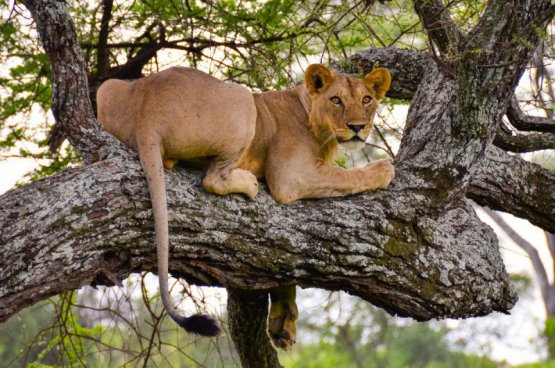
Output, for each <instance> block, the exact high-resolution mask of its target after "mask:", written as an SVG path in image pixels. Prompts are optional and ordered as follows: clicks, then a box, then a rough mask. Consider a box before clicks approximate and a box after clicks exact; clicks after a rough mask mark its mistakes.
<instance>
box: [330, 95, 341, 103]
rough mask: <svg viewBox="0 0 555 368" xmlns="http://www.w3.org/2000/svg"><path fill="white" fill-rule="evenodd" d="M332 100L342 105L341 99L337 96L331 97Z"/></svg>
mask: <svg viewBox="0 0 555 368" xmlns="http://www.w3.org/2000/svg"><path fill="white" fill-rule="evenodd" d="M330 101H331V102H332V103H333V104H334V105H341V99H340V98H339V97H337V96H333V97H332V98H330Z"/></svg>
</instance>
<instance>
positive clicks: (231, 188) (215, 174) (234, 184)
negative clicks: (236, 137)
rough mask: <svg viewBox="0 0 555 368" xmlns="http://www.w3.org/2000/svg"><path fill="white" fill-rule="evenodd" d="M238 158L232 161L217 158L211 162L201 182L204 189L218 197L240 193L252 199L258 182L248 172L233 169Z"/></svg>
mask: <svg viewBox="0 0 555 368" xmlns="http://www.w3.org/2000/svg"><path fill="white" fill-rule="evenodd" d="M240 157H241V156H240V155H237V156H236V158H235V159H233V160H230V159H227V160H222V159H221V158H217V159H216V160H215V161H214V162H212V164H210V167H209V168H208V171H207V172H206V176H205V177H204V179H203V181H202V184H203V185H204V188H205V189H206V190H207V191H209V192H212V193H216V194H220V195H226V194H230V193H242V194H245V195H246V196H247V197H249V198H251V199H252V198H254V197H255V196H256V195H257V194H258V180H257V179H256V176H254V174H253V173H251V172H250V171H248V170H243V169H237V168H235V166H236V165H237V162H238V161H239V158H240Z"/></svg>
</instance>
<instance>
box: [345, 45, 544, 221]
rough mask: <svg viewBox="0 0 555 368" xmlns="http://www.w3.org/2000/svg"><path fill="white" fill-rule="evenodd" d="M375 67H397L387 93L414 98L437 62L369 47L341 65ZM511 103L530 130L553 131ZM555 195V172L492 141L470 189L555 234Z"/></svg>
mask: <svg viewBox="0 0 555 368" xmlns="http://www.w3.org/2000/svg"><path fill="white" fill-rule="evenodd" d="M375 65H380V66H383V67H386V68H388V69H391V70H392V71H393V72H392V74H393V83H392V85H391V91H390V92H389V93H388V96H391V97H393V98H399V99H404V100H412V99H413V97H414V94H415V93H416V88H417V87H418V86H419V85H420V83H421V82H422V79H423V77H424V73H425V71H426V70H430V68H434V61H433V58H432V57H431V56H430V55H429V54H426V53H421V52H418V51H413V50H400V49H396V48H384V49H367V50H363V51H361V52H358V53H356V54H355V55H353V56H351V57H350V58H349V59H348V61H347V62H346V63H344V64H341V65H337V67H338V68H339V69H341V70H344V71H345V72H349V73H359V74H360V73H362V74H364V73H368V72H370V71H371V70H372V69H373V68H374V67H375ZM511 101H512V102H511V107H510V108H509V109H508V110H507V111H508V115H509V116H513V118H514V119H517V118H518V119H519V120H518V121H520V122H522V123H523V124H525V125H524V126H526V127H528V128H538V129H537V130H539V131H549V129H550V128H549V127H550V126H551V125H553V124H551V123H549V122H548V121H546V120H547V119H543V118H535V117H528V116H526V115H524V113H522V111H520V110H518V112H517V110H516V108H517V107H518V105H516V106H515V103H517V102H516V100H515V99H514V97H513V98H511ZM511 114H512V115H511ZM515 121H516V120H515ZM538 124H539V125H538ZM553 126H555V125H553ZM554 193H555V173H554V172H553V171H552V170H548V169H545V168H542V167H541V166H539V165H536V164H533V163H530V162H527V161H524V160H522V159H519V158H517V157H514V156H510V155H509V154H507V153H506V152H504V151H503V150H501V149H499V148H496V147H492V146H491V145H490V146H489V147H488V149H487V150H486V153H485V156H484V158H483V159H482V161H481V164H480V165H479V166H478V167H477V168H476V171H475V172H474V174H473V176H472V178H471V181H470V184H469V186H468V188H467V191H466V195H467V196H468V197H469V198H472V199H473V200H474V201H476V202H477V203H478V204H480V205H482V206H488V207H490V208H492V209H495V210H498V211H503V212H508V213H511V214H513V215H515V216H518V217H521V218H524V219H526V220H528V221H530V222H532V223H533V224H535V225H537V226H539V227H541V228H543V229H545V230H548V231H551V232H555V207H554V206H553V205H552V203H553V202H554V200H555V198H554V195H555V194H554Z"/></svg>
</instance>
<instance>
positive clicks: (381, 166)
mask: <svg viewBox="0 0 555 368" xmlns="http://www.w3.org/2000/svg"><path fill="white" fill-rule="evenodd" d="M367 167H368V168H369V170H370V174H371V175H372V178H373V179H374V188H375V189H383V188H387V187H388V186H389V183H391V181H392V180H393V178H394V177H395V167H394V166H393V164H392V163H391V161H389V160H388V159H383V160H378V161H375V162H373V163H371V164H370V165H368V166H367Z"/></svg>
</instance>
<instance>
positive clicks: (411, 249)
mask: <svg viewBox="0 0 555 368" xmlns="http://www.w3.org/2000/svg"><path fill="white" fill-rule="evenodd" d="M398 175H399V177H401V178H402V177H404V176H405V175H404V173H403V172H402V171H400V172H399V173H398ZM167 181H168V188H169V189H168V198H169V199H168V206H169V209H170V211H169V217H170V234H171V239H170V241H171V244H172V249H171V253H172V254H171V257H170V269H171V270H172V272H173V274H174V275H176V276H178V277H186V278H187V279H188V280H189V281H193V282H197V283H201V284H207V285H225V286H231V287H235V288H244V289H249V290H263V289H269V288H272V287H276V286H278V285H280V284H284V283H287V284H291V283H294V284H298V285H301V286H306V287H320V288H324V289H328V290H345V291H347V292H349V293H351V294H354V295H358V296H360V297H361V298H363V299H365V300H367V301H370V302H372V303H374V304H376V305H378V306H381V307H383V308H385V309H386V310H388V311H389V312H390V313H393V314H398V315H401V316H411V317H414V318H416V319H419V320H427V319H430V318H446V317H469V316H478V315H484V314H487V313H490V312H492V311H494V310H498V311H503V312H506V311H507V310H508V309H510V308H511V307H512V305H513V303H514V302H515V295H514V293H513V291H512V290H511V288H510V286H509V283H508V279H507V274H506V272H505V270H504V266H503V262H502V260H501V257H500V255H499V252H498V246H497V242H496V237H495V234H494V233H493V232H492V231H491V229H490V228H489V227H487V226H486V225H484V224H483V223H482V222H481V221H480V220H479V219H478V218H477V216H476V215H475V214H474V212H473V210H472V208H471V206H470V205H469V204H467V203H466V202H464V201H463V202H461V203H460V204H459V207H458V208H452V209H450V210H447V211H445V212H442V213H440V214H438V215H437V216H424V215H417V214H416V213H415V212H414V210H415V208H418V207H417V206H416V205H415V203H423V204H425V203H426V202H427V201H428V199H427V198H426V197H424V196H423V195H422V194H419V195H411V194H410V192H407V191H405V190H403V189H402V188H401V189H399V190H397V191H380V192H375V193H366V194H364V195H361V196H354V197H349V198H340V199H333V200H331V199H330V200H314V201H301V202H298V203H295V204H293V205H287V206H284V205H277V204H276V203H275V202H274V201H273V199H272V198H271V197H270V196H269V195H268V194H267V192H266V191H263V192H262V193H261V194H259V196H257V199H256V200H255V201H247V200H244V199H242V198H241V197H239V196H235V195H230V196H224V197H221V196H215V195H211V194H207V193H205V192H203V191H202V189H201V185H200V181H201V176H200V174H199V173H193V172H191V171H190V170H176V171H173V172H168V173H167ZM403 181H404V180H403ZM151 216H152V215H151V210H150V201H149V197H148V191H147V187H146V183H145V179H144V176H143V173H142V170H141V168H140V165H139V164H138V162H137V160H136V158H135V157H120V156H116V157H113V158H110V159H107V160H104V161H102V162H98V163H96V164H93V165H89V166H86V167H81V168H76V169H72V170H67V171H64V172H62V173H60V174H58V175H56V176H53V177H49V178H46V179H43V180H40V181H37V182H34V183H31V184H28V185H26V186H24V187H21V188H18V189H15V190H13V191H11V192H8V193H7V194H5V195H3V196H2V197H0V229H2V231H1V232H0V244H2V246H1V247H0V285H1V287H0V321H3V320H5V319H6V318H8V317H9V316H11V315H13V314H14V313H15V312H17V311H18V310H20V309H21V308H23V307H25V306H28V305H31V304H33V303H35V302H37V301H38V300H41V299H44V298H46V297H48V296H51V295H55V294H57V293H60V292H61V291H64V290H68V289H76V288H79V287H81V286H83V285H88V284H91V283H93V284H94V283H102V282H103V280H107V279H108V280H114V279H123V278H125V277H126V276H128V275H129V274H130V273H131V272H137V271H139V270H144V271H155V264H156V263H155V262H154V259H155V253H156V252H155V247H154V241H153V229H152V221H151ZM39 224H40V225H39ZM107 276H110V277H107Z"/></svg>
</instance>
